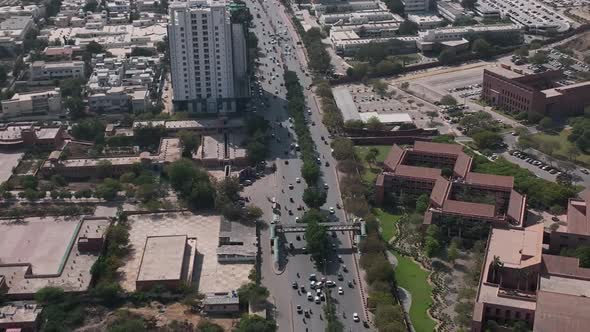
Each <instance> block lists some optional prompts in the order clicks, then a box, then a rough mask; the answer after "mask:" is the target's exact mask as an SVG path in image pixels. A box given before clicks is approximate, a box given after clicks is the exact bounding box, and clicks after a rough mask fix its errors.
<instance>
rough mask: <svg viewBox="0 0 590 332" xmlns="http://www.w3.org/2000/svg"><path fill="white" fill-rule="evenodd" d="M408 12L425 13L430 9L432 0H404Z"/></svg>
mask: <svg viewBox="0 0 590 332" xmlns="http://www.w3.org/2000/svg"><path fill="white" fill-rule="evenodd" d="M402 3H403V4H404V11H405V12H406V13H423V12H426V11H428V8H429V7H430V0H402Z"/></svg>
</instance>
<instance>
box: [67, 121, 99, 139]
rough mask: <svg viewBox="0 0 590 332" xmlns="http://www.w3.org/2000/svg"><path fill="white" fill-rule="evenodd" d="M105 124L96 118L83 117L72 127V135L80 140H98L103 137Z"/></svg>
mask: <svg viewBox="0 0 590 332" xmlns="http://www.w3.org/2000/svg"><path fill="white" fill-rule="evenodd" d="M105 128H106V125H105V123H104V122H102V121H101V120H99V119H97V118H89V119H84V120H82V121H80V122H78V123H76V124H75V125H74V126H73V127H72V135H73V136H74V137H75V138H77V139H80V140H85V141H95V142H99V141H102V140H103V139H104V130H105Z"/></svg>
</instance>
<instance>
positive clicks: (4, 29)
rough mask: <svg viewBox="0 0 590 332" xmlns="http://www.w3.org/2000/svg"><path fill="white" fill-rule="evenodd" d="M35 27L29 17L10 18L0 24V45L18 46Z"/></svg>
mask: <svg viewBox="0 0 590 332" xmlns="http://www.w3.org/2000/svg"><path fill="white" fill-rule="evenodd" d="M34 27H35V22H34V21H33V18H32V17H30V16H12V17H10V18H8V19H6V20H4V21H2V22H1V23H0V36H1V37H0V44H3V45H6V46H12V47H14V46H16V45H20V44H21V43H22V41H23V40H24V39H25V36H26V35H27V33H28V32H29V31H31V30H32V29H33V28H34Z"/></svg>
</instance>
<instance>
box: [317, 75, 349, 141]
mask: <svg viewBox="0 0 590 332" xmlns="http://www.w3.org/2000/svg"><path fill="white" fill-rule="evenodd" d="M315 92H316V95H317V96H319V97H320V105H321V109H322V123H323V124H324V125H325V126H326V127H327V128H328V130H329V131H330V132H340V131H341V130H342V126H343V124H344V119H343V117H342V113H341V112H340V109H339V108H338V106H337V105H336V100H334V95H333V94H332V88H331V87H330V83H329V82H328V81H320V82H318V83H317V84H316V91H315Z"/></svg>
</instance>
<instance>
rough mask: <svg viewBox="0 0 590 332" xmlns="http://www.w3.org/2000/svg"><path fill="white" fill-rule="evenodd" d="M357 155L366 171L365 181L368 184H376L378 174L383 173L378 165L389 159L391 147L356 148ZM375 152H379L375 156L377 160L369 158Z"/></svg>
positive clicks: (371, 146)
mask: <svg viewBox="0 0 590 332" xmlns="http://www.w3.org/2000/svg"><path fill="white" fill-rule="evenodd" d="M355 150H356V154H357V156H358V158H359V160H360V161H361V162H362V163H363V165H364V167H365V170H364V173H363V180H364V181H365V182H367V183H374V182H375V179H376V178H377V174H379V173H381V169H382V168H381V167H380V166H378V165H377V164H379V163H382V162H383V161H385V158H387V154H388V153H389V150H391V145H366V146H356V147H355ZM371 150H373V151H377V154H376V155H375V160H372V158H370V157H369V158H368V160H367V156H368V155H370V154H373V152H371Z"/></svg>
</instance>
